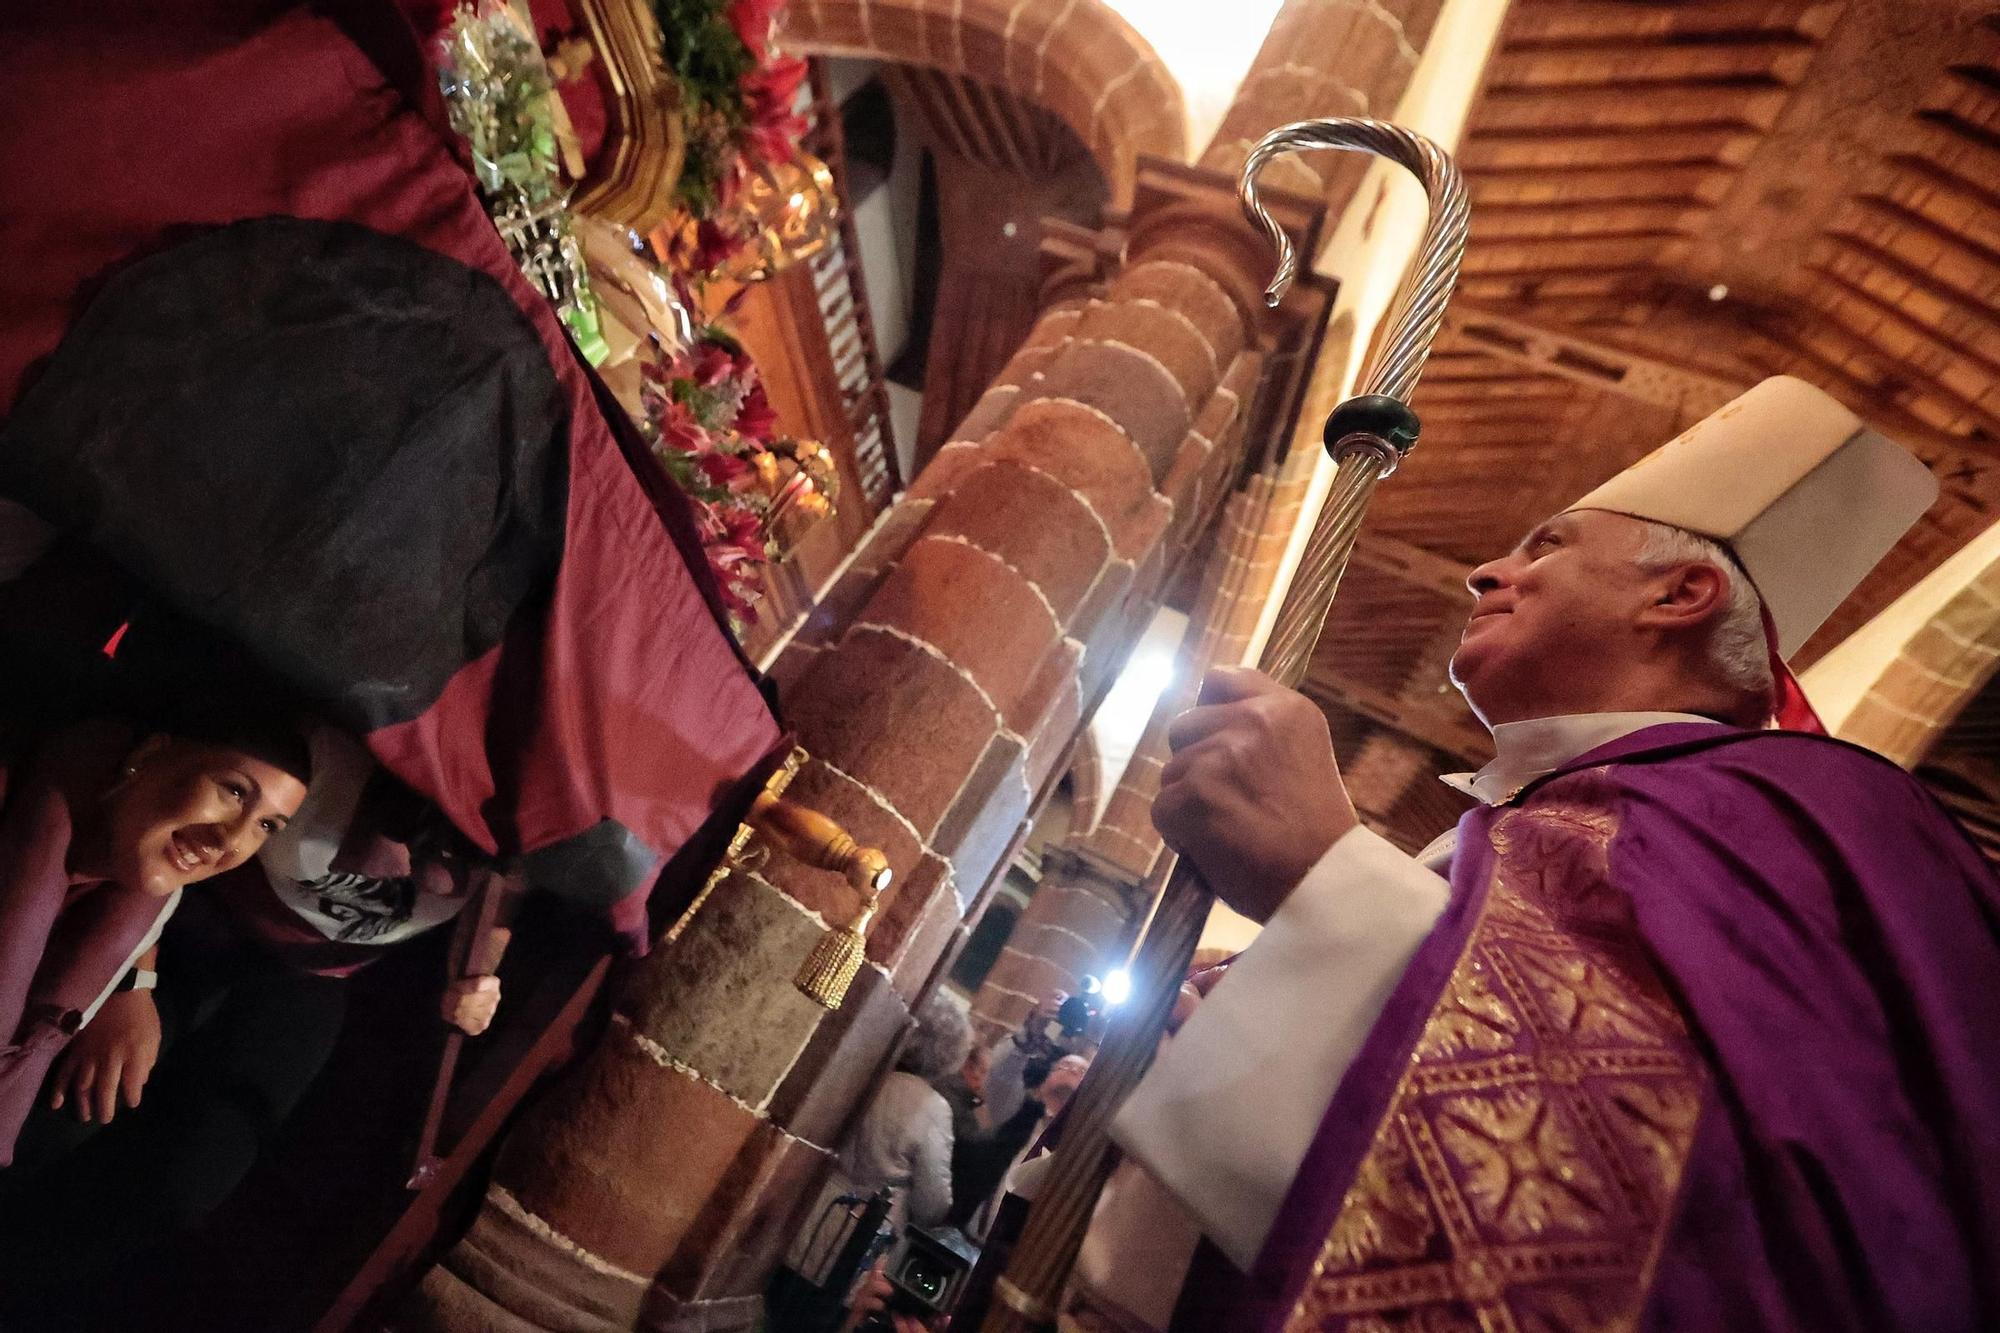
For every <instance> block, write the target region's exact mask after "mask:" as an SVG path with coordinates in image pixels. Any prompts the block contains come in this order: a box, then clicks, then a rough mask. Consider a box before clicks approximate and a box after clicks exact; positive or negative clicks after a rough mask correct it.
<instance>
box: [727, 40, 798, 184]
mask: <svg viewBox="0 0 2000 1333" xmlns="http://www.w3.org/2000/svg"><path fill="white" fill-rule="evenodd" d="M805 77H806V62H805V61H803V60H800V59H798V58H796V57H794V56H779V57H777V58H776V59H774V60H772V61H770V62H769V63H768V64H763V65H759V66H758V67H757V68H756V69H753V70H751V71H750V72H749V73H747V74H745V75H744V76H743V78H742V79H741V80H740V81H739V82H738V85H737V86H738V88H739V89H740V90H741V91H742V93H743V104H744V122H745V123H744V129H743V134H742V139H741V142H740V144H739V147H740V149H741V151H742V153H743V155H744V156H745V157H747V158H749V159H751V160H752V161H755V162H759V163H772V162H784V161H787V160H789V159H790V158H791V156H792V153H793V151H794V150H795V148H796V147H797V145H798V141H799V140H800V139H801V138H803V137H804V135H805V132H806V121H805V117H803V116H801V115H800V114H799V113H798V111H797V102H798V94H799V85H800V84H801V83H802V82H804V81H805Z"/></svg>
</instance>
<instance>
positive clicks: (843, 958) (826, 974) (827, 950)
mask: <svg viewBox="0 0 2000 1333" xmlns="http://www.w3.org/2000/svg"><path fill="white" fill-rule="evenodd" d="M888 879H889V869H888V867H887V866H884V867H883V868H882V872H881V880H882V883H883V884H884V885H886V884H887V883H888ZM881 897H882V893H881V888H880V887H879V886H878V887H876V888H873V889H871V890H870V891H869V892H868V895H867V896H866V897H865V898H863V899H862V900H861V910H860V911H859V912H857V913H855V916H854V920H852V921H850V922H848V923H847V924H846V925H844V926H841V927H839V928H838V929H836V930H829V931H827V932H826V934H824V935H822V936H820V937H819V942H818V943H816V944H814V945H813V947H812V952H811V953H809V954H807V955H806V961H805V966H803V967H801V968H800V969H799V974H798V976H797V977H796V978H794V984H795V985H797V986H798V988H799V989H800V990H801V991H803V992H804V993H805V997H806V998H807V999H808V1000H811V1001H812V1002H813V1003H814V1004H816V1005H819V1006H820V1007H821V1008H822V1009H829V1010H834V1009H839V1008H840V1006H841V1004H842V1002H843V1001H845V1000H846V999H847V989H848V987H850V986H852V985H853V984H854V978H855V977H856V976H858V975H860V972H861V960H862V959H863V958H865V957H867V956H868V923H869V922H870V921H871V920H873V919H874V916H875V904H876V903H877V902H879V901H880V900H881Z"/></svg>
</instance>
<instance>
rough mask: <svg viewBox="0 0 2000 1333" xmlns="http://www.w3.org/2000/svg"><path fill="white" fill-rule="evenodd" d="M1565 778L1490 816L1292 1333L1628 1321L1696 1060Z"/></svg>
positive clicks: (1689, 1114)
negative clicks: (1459, 942) (1392, 1081)
mask: <svg viewBox="0 0 2000 1333" xmlns="http://www.w3.org/2000/svg"><path fill="white" fill-rule="evenodd" d="M1580 776H1581V775H1580ZM1580 794H1581V797H1582V799H1578V800H1567V801H1564V800H1556V799H1552V798H1553V796H1554V793H1552V792H1551V793H1547V794H1545V795H1544V796H1543V797H1542V798H1540V799H1538V800H1536V801H1535V802H1533V803H1531V804H1530V805H1528V806H1526V807H1524V808H1522V809H1519V810H1515V811H1512V812H1510V813H1509V814H1507V815H1505V816H1503V817H1502V818H1501V819H1500V820H1499V822H1498V823H1496V824H1495V825H1494V826H1493V828H1492V830H1491V834H1490V837H1491V842H1492V845H1493V848H1494V852H1495V855H1496V865H1495V870H1494V878H1493V881H1492V883H1491V884H1490V885H1489V888H1488V892H1487V896H1486V902H1485V904H1484V906H1483V908H1482V909H1481V915H1480V918H1479V920H1478V921H1477V922H1476V923H1475V924H1474V926H1473V928H1472V931H1471V933H1470V937H1469V938H1468V940H1467V942H1466V946H1465V949H1464V952H1463V953H1462V954H1461V955H1460V957H1459V960H1458V962H1457V965H1456V966H1455V968H1454V969H1453V972H1452V975H1451V977H1450V979H1449V981H1448V982H1447V983H1446V985H1445V986H1444V988H1443V991H1442V993H1441V994H1440V995H1439V997H1438V1000H1437V1002H1436V1004H1435V1006H1434V1007H1433V1009H1432V1012H1431V1016H1430V1018H1429V1019H1428V1020H1427V1021H1426V1024H1425V1026H1424V1029H1423V1032H1422V1033H1421V1035H1420V1037H1419V1039H1418V1041H1417V1044H1416V1048H1415V1051H1414V1053H1413V1056H1412V1060H1411V1063H1410V1064H1409V1066H1408V1067H1407V1069H1406V1070H1405V1072H1404V1075H1403V1077H1402V1079H1401V1081H1400V1083H1399V1084H1398V1086H1397V1088H1396V1090H1395V1093H1394V1095H1393V1097H1392V1098H1391V1100H1390V1103H1389V1108H1388V1113H1387V1114H1386V1115H1385V1116H1384V1118H1383V1120H1382V1122H1381V1123H1380V1124H1379V1125H1378V1126H1377V1127H1376V1131H1375V1137H1374V1140H1373V1142H1372V1144H1371V1146H1370V1148H1369V1149H1368V1151H1367V1153H1366V1154H1365V1155H1364V1157H1363V1159H1362V1161H1361V1163H1360V1166H1359V1169H1358V1171H1357V1173H1356V1176H1355V1180H1354V1183H1353V1185H1352V1186H1351V1187H1350V1189H1349V1190H1348V1193H1347V1196H1346V1198H1345V1199H1344V1200H1343V1201H1342V1203H1341V1208H1340V1213H1339V1216H1338V1218H1337V1219H1336V1221H1335V1223H1334V1225H1333V1227H1332V1229H1331V1231H1330V1232H1329V1234H1328V1236H1327V1240H1326V1243H1325V1245H1324V1247H1323V1249H1322V1251H1321V1254H1320V1256H1319V1258H1318V1261H1317V1263H1316V1264H1315V1266H1314V1269H1313V1272H1312V1274H1311V1276H1310V1278H1309V1280H1308V1281H1307V1284H1306V1287H1305V1290H1304V1292H1303V1293H1302V1295H1301V1297H1300V1300H1299V1303H1298V1305H1297V1307H1296V1308H1295V1309H1294V1310H1293V1312H1292V1316H1291V1319H1290V1320H1289V1321H1288V1323H1287V1326H1286V1327H1287V1333H1330V1331H1332V1330H1338V1331H1339V1333H1388V1331H1389V1330H1394V1333H1459V1330H1469V1329H1474V1328H1477V1329H1481V1330H1486V1331H1487V1333H1492V1330H1499V1329H1508V1330H1518V1331H1519V1333H1611V1331H1612V1330H1619V1331H1621V1333H1622V1331H1625V1330H1630V1329H1631V1328H1632V1327H1633V1325H1634V1324H1635V1323H1636V1321H1637V1319H1638V1316H1639V1312H1640V1310H1641V1308H1642V1306H1643V1301H1644V1295H1645V1287H1646V1284H1647V1282H1648V1281H1649V1278H1650V1273H1651V1270H1652V1265H1653V1263H1654V1261H1655V1260H1656V1258H1657V1255H1658V1252H1659V1249H1660V1246H1661V1244H1662V1243H1663V1242H1664V1238H1665V1235H1666V1230H1667V1227H1668V1225H1669V1223H1670V1220H1671V1217H1672V1209H1673V1202H1674V1199H1675V1196H1676V1193H1677V1191H1678V1189H1679V1185H1680V1180H1681V1175H1682V1173H1683V1170H1684V1169H1685V1165H1686V1162H1687V1157H1688V1153H1689V1150H1690V1147H1691V1145H1692V1143H1693V1141H1694V1133H1695V1127H1696V1123H1697V1121H1698V1120H1699V1118H1700V1114H1701V1106H1702V1094H1703V1088H1704V1086H1705V1079H1706V1074H1705V1072H1704V1071H1703V1069H1702V1066H1701V1063H1700V1061H1699V1059H1698V1057H1697V1056H1696V1054H1695V1051H1694V1048H1693V1046H1692V1043H1690V1042H1689V1040H1688V1036H1687V1029H1686V1024H1685V1023H1684V1022H1683V1020H1682V1019H1681V1017H1680V1015H1679V1014H1678V1012H1677V1011H1676V1010H1675V1008H1674V1006H1673V1004H1672V1002H1671V1000H1670V999H1669V997H1668V996H1667V993H1666V991H1665V989H1664V987H1662V986H1661V984H1660V982H1659V979H1658V977H1657V976H1655V975H1654V974H1653V972H1652V970H1651V968H1650V967H1649V966H1648V965H1647V963H1646V962H1645V959H1644V955H1643V953H1642V952H1640V951H1638V950H1636V949H1634V948H1633V947H1631V942H1630V941H1631V935H1630V930H1629V926H1628V924H1627V922H1628V921H1629V906H1628V904H1626V902H1625V900H1624V899H1623V897H1622V895H1620V894H1619V893H1618V891H1617V889H1616V886H1615V885H1612V884H1611V883H1610V882H1609V878H1608V866H1609V847H1610V843H1611V840H1612V838H1613V837H1614V836H1615V835H1616V833H1617V824H1616V822H1615V820H1614V819H1613V818H1612V817H1611V816H1610V814H1609V813H1608V812H1607V811H1606V810H1605V808H1604V807H1603V805H1602V804H1600V803H1598V802H1595V801H1592V800H1590V799H1589V796H1590V795H1591V793H1590V792H1589V791H1588V790H1587V784H1586V785H1585V786H1584V787H1583V789H1582V790H1581V792H1580Z"/></svg>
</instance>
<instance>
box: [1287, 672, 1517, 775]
mask: <svg viewBox="0 0 2000 1333" xmlns="http://www.w3.org/2000/svg"><path fill="white" fill-rule="evenodd" d="M1300 691H1301V692H1302V693H1303V694H1304V695H1305V696H1306V697H1307V698H1308V699H1311V700H1312V701H1313V702H1314V703H1317V704H1320V705H1321V706H1322V707H1324V706H1325V705H1327V704H1332V705H1333V706H1334V707H1336V708H1344V709H1346V710H1347V711H1348V712H1350V713H1358V714H1360V715H1361V716H1362V717H1365V718H1367V719H1369V720H1370V721H1372V722H1376V723H1379V724H1380V725H1382V726H1385V727H1388V728H1390V729H1391V730H1393V731H1398V732H1401V733H1402V734H1403V735H1405V736H1408V737H1409V738H1410V739H1411V740H1414V741H1420V742H1422V743H1423V744H1425V745H1428V746H1430V747H1431V748H1432V749H1434V750H1442V751H1444V752H1445V753H1446V754H1448V755H1452V756H1454V757H1456V758H1457V759H1459V760H1460V761H1461V762H1463V763H1465V764H1467V765H1468V766H1471V767H1477V766H1478V765H1479V764H1481V763H1483V762H1485V761H1484V760H1483V759H1481V758H1479V757H1478V756H1480V755H1482V754H1484V753H1485V752H1486V751H1488V750H1489V749H1490V748H1491V744H1490V741H1489V738H1488V737H1487V735H1486V730H1485V728H1483V727H1481V726H1480V725H1479V723H1478V722H1477V721H1475V720H1474V719H1473V717H1472V715H1471V714H1469V713H1467V714H1465V715H1464V716H1463V719H1462V720H1460V719H1459V718H1457V717H1454V716H1452V715H1451V714H1447V713H1445V712H1444V711H1443V710H1442V709H1437V708H1431V707H1426V706H1423V705H1413V704H1409V703H1406V702H1404V701H1403V700H1401V699H1398V698H1397V697H1396V696H1395V695H1393V694H1390V693H1388V692H1387V691H1384V690H1376V689H1370V688H1369V687H1368V686H1366V685H1357V684H1355V683H1354V682H1352V681H1340V680H1333V679H1331V678H1329V677H1327V676H1323V675H1317V674H1315V675H1308V676H1307V677H1306V679H1305V682H1304V683H1303V684H1302V685H1301V686H1300Z"/></svg>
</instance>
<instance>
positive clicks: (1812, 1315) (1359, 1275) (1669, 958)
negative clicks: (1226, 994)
mask: <svg viewBox="0 0 2000 1333" xmlns="http://www.w3.org/2000/svg"><path fill="white" fill-rule="evenodd" d="M1996 1053H2000V889H1996V886H1995V882H1994V879H1993V877H1992V873H1991V871H1990V870H1989V869H1988V867H1987V866H1986V864H1985V862H1984V861H1983V859H1981V858H1980V857H1979V855H1978V853H1977V852H1976V851H1975V850H1974V849H1973V848H1972V847H1971V845H1970V844H1969V843H1968V842H1967V841H1966V839H1965V838H1964V837H1963V835H1962V834H1961V833H1960V832H1959V831H1958V830H1957V828H1956V826H1955V825H1953V824H1951V822H1950V821H1949V819H1948V818H1947V817H1946V816H1944V814H1943V813H1942V812H1941V811H1939V810H1938V809H1937V807H1936V806H1935V804H1934V803H1932V802H1931V801H1930V800H1929V798H1928V796H1927V795H1926V794H1925V793H1924V792H1923V791H1922V789H1921V787H1919V786H1918V784H1916V783H1915V781H1914V780H1913V779H1911V778H1909V777H1908V775H1906V774H1904V773H1902V772H1901V771H1900V770H1898V769H1896V768H1895V767H1894V766H1893V765H1890V764H1888V763H1887V762H1886V761H1883V760H1881V759H1879V758H1877V757H1875V756H1872V755H1868V754H1866V753H1865V752H1863V751H1859V750H1856V749H1854V748H1853V747H1849V746H1844V745H1841V744H1840V743H1838V742H1830V741H1826V740H1822V739H1818V738H1810V737H1803V736H1797V735H1792V734H1787V733H1749V732H1734V731H1729V732H1718V731H1716V730H1715V729H1713V728H1702V727H1690V726H1679V725H1675V726H1666V727H1657V728H1650V729H1648V730H1646V731H1644V732H1641V733H1637V734H1635V735H1634V736H1630V737H1627V738H1625V739H1624V740H1622V741H1619V742H1616V743H1614V744H1612V745H1610V746H1606V747H1603V748H1601V749H1599V750H1597V751H1594V752H1592V753H1591V754H1589V755H1586V756H1584V757H1582V758H1581V759H1579V760H1578V761H1576V762H1575V763H1574V764H1572V765H1571V766H1569V767H1568V768H1565V769H1563V770H1560V771H1559V772H1557V773H1556V774H1552V775H1550V776H1549V777H1548V778H1545V779H1543V780H1541V781H1539V782H1538V783H1536V784H1534V785H1532V786H1531V787H1530V788H1529V789H1527V790H1526V791H1525V792H1523V793H1521V794H1520V795H1518V796H1517V797H1516V798H1515V800H1514V802H1512V803H1510V804H1509V805H1506V806H1500V807H1484V808H1481V809H1478V810H1474V811H1472V812H1470V813H1469V814H1467V815H1466V816H1465V818H1464V820H1463V821H1461V823H1460V825H1459V844H1458V851H1457V853H1456V854H1455V856H1454V859H1453V863H1452V897H1451V902H1450V905H1449V906H1448V907H1447V909H1446V911H1445V914H1444V916H1443V917H1442V918H1441V919H1440V921H1439V923H1438V925H1437V926H1436V927H1435V929H1434V930H1433V932H1432V934H1431V936H1430V937H1429V939H1427V940H1426V942H1425V943H1424V945H1423V946H1422V947H1421V948H1420V949H1419V951H1418V953H1417V955H1416V957H1415V958H1414V959H1413V960H1412V962H1411V964H1410V967H1409V969H1408V971H1407V972H1406V973H1405V975H1404V977H1403V978H1402V980H1401V982H1400V983H1399V985H1398V987H1397V989H1396V991H1395V993H1394V994H1393V995H1392V996H1391V998H1390V1001H1389V1003H1388V1005H1387V1007H1386V1008H1385V1010H1384V1013H1383V1015H1382V1018H1381V1020H1380V1021H1379V1022H1378V1023H1377V1024H1376V1027H1375V1029H1374V1030H1373V1032H1372V1033H1371V1034H1370V1036H1369V1039H1368V1041H1367V1042H1366V1043H1365V1045H1364V1047H1363V1049H1362V1051H1361V1054H1360V1055H1359V1056H1358V1057H1357V1059H1356V1061H1355V1063H1354V1065H1353V1067H1352V1068H1351V1069H1350V1070H1349V1071H1348V1073H1347V1075H1346V1076H1345V1078H1344V1079H1343V1080H1342V1082H1341V1084H1340V1087H1339V1088H1338V1089H1337V1091H1336V1092H1335V1094H1334V1098H1333V1100H1332V1102H1331V1104H1330V1105H1329V1107H1328V1110H1327V1115H1326V1119H1325V1121H1324V1122H1323V1123H1322V1125H1321V1128H1320V1131H1319V1134H1318V1136H1317V1137H1316V1139H1315V1141H1314V1143H1313V1146H1312V1148H1311V1149H1310V1151H1309V1152H1308V1154H1307V1157H1306V1159H1305V1162H1304V1163H1303V1165H1302V1167H1301V1169H1300V1172H1299V1175H1298V1177H1297V1179H1296V1180H1295V1182H1294V1184H1293V1187H1292V1190H1291V1193H1290V1194H1289V1195H1288V1196H1287V1198H1286V1200H1285V1203H1284V1205H1283V1207H1282V1208H1281V1210H1280V1212H1279V1214H1278V1218H1277V1221H1276V1223H1275V1224H1274V1226H1273V1228H1272V1233H1271V1236H1270V1237H1269V1238H1268V1239H1267V1240H1266V1242H1265V1247H1264V1251H1263V1252H1262V1254H1260V1255H1259V1257H1258V1260H1257V1262H1256V1264H1255V1265H1254V1267H1253V1269H1252V1271H1251V1272H1250V1273H1249V1274H1242V1273H1238V1272H1236V1271H1235V1270H1234V1269H1233V1268H1231V1267H1230V1266H1229V1265H1228V1264H1227V1262H1226V1261H1224V1260H1222V1259H1221V1258H1220V1256H1219V1255H1218V1254H1216V1253H1215V1252H1214V1251H1213V1250H1212V1248H1208V1247H1204V1253H1203V1254H1202V1255H1200V1256H1198V1258H1197V1262H1196V1266H1195V1272H1194V1273H1193V1274H1191V1277H1190V1281H1189V1283H1188V1286H1187V1288H1186V1289H1185V1290H1184V1292H1183V1295H1182V1300H1181V1305H1180V1308H1179V1309H1178V1310H1177V1312H1176V1317H1175V1328H1176V1329H1177V1330H1195V1329H1222V1328H1227V1329H1231V1330H1237V1329H1242V1330H1252V1329H1255V1330H1267V1331H1269V1333H1278V1331H1279V1330H1283V1331H1284V1333H1363V1331H1364V1330H1370V1331H1372V1330H1378V1329H1385V1328H1396V1329H1405V1328H1410V1329H1422V1330H1427V1331H1428V1330H1447V1329H1448V1330H1458V1329H1468V1330H1469V1329H1494V1328H1518V1329H1529V1328H1534V1329H1549V1330H1569V1329H1577V1330H1583V1329H1635V1328H1637V1329H1657V1330H1663V1331H1664V1330H1684V1329H1685V1330H1705V1329H1711V1328H1713V1329H1722V1328H1731V1329H1760V1330H1762V1329H1800V1330H1807V1329H1810V1330H1821V1329H1828V1330H1845V1329H1853V1330H1857V1331H1858V1330H1886V1329H1907V1330H1913V1331H1914V1330H1926V1331H1928V1330H1940V1331H1947V1330H1949V1331H1957V1330H1964V1331H1965V1333H1970V1331H1971V1330H1973V1329H1977V1328H1984V1327H1993V1326H1995V1325H1994V1323H1993V1322H1992V1321H1993V1320H1994V1319H1995V1318H1996V1317H2000V1072H1996V1071H2000V1054H1996Z"/></svg>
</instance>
